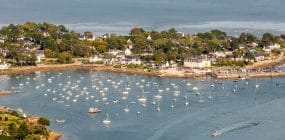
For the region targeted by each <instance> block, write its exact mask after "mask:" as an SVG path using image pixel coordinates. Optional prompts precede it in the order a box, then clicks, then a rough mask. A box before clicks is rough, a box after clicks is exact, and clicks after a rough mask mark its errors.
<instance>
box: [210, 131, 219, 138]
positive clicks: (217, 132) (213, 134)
mask: <svg viewBox="0 0 285 140" xmlns="http://www.w3.org/2000/svg"><path fill="white" fill-rule="evenodd" d="M221 134H222V133H221V132H219V131H215V132H214V133H212V134H211V135H212V136H213V137H216V136H219V135H221Z"/></svg>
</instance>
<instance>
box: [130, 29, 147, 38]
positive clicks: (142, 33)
mask: <svg viewBox="0 0 285 140" xmlns="http://www.w3.org/2000/svg"><path fill="white" fill-rule="evenodd" d="M130 35H131V36H135V37H145V30H144V29H143V28H133V29H132V30H131V32H130Z"/></svg>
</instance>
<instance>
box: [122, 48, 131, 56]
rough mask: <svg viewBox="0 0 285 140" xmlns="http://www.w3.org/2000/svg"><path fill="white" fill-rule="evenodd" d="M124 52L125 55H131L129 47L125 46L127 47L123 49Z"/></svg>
mask: <svg viewBox="0 0 285 140" xmlns="http://www.w3.org/2000/svg"><path fill="white" fill-rule="evenodd" d="M124 54H125V55H126V56H130V55H132V51H131V50H130V49H129V48H127V49H125V50H124Z"/></svg>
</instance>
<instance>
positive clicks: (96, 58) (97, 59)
mask: <svg viewBox="0 0 285 140" xmlns="http://www.w3.org/2000/svg"><path fill="white" fill-rule="evenodd" d="M99 61H103V59H102V58H101V57H98V56H96V55H95V56H93V57H90V58H89V62H90V63H94V62H99Z"/></svg>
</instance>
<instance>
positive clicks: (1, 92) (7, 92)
mask: <svg viewBox="0 0 285 140" xmlns="http://www.w3.org/2000/svg"><path fill="white" fill-rule="evenodd" d="M15 93H16V92H14V91H1V90H0V95H8V94H15Z"/></svg>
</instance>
